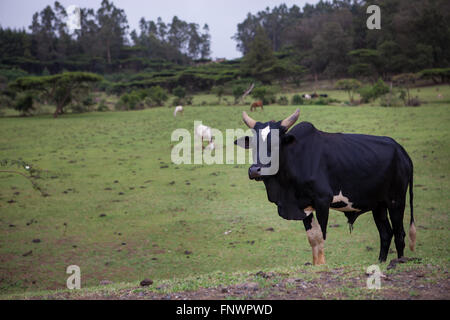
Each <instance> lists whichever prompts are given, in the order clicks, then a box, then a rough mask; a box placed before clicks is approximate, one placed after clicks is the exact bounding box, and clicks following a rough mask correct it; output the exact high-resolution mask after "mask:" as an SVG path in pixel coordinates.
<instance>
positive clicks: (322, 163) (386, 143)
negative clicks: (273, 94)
mask: <svg viewBox="0 0 450 320" xmlns="http://www.w3.org/2000/svg"><path fill="white" fill-rule="evenodd" d="M299 114H300V111H299V110H297V111H296V112H295V113H294V114H293V115H291V116H290V117H288V118H287V119H285V120H283V121H279V122H274V121H272V122H266V123H261V122H256V121H255V120H253V119H252V118H250V117H249V116H248V115H247V114H246V113H245V112H244V113H243V118H244V122H245V123H246V124H247V126H248V127H250V128H252V129H254V130H255V133H256V134H255V135H254V136H253V137H242V138H240V139H238V140H236V141H235V143H236V144H237V145H240V146H242V147H245V148H247V149H248V148H249V147H250V145H251V143H250V142H251V139H256V141H255V140H254V141H253V142H256V143H254V144H253V145H256V146H258V145H260V142H261V137H262V136H261V132H263V131H265V132H266V134H267V132H268V128H269V129H270V131H269V132H270V133H269V134H268V135H267V138H265V139H264V138H263V139H264V140H265V141H267V146H268V147H267V148H268V150H267V154H268V155H270V152H271V150H270V139H271V133H272V132H273V130H274V129H278V130H279V131H278V132H279V143H278V144H279V145H278V149H279V170H278V172H277V173H276V174H274V175H263V174H261V169H262V168H263V167H265V166H268V165H270V164H265V165H263V164H261V162H260V160H259V156H258V157H257V161H256V163H254V164H253V165H252V166H251V167H250V168H249V177H250V179H255V180H258V181H260V180H262V181H263V182H264V184H265V187H266V191H267V196H268V199H269V201H270V202H273V203H275V204H276V205H277V207H278V214H279V215H280V216H281V217H282V218H284V219H287V220H302V221H303V223H304V225H305V229H306V232H307V235H308V240H309V242H310V244H311V247H312V250H313V262H314V264H323V263H325V255H324V248H323V246H324V240H325V239H326V231H327V223H328V214H329V209H330V208H331V209H334V210H338V211H341V212H344V214H345V215H346V217H347V219H348V222H349V224H350V227H352V225H353V223H354V222H355V220H356V218H357V217H358V216H359V215H361V214H363V213H365V212H367V211H372V213H373V217H374V220H375V224H376V226H377V228H378V231H379V233H380V243H381V246H380V247H381V248H380V255H379V260H380V262H384V261H386V259H387V255H388V251H389V247H390V244H391V240H392V237H393V236H394V237H395V246H396V249H397V254H398V257H399V258H400V257H402V256H403V252H404V247H405V241H404V238H405V231H404V228H403V217H404V211H405V205H406V193H407V190H408V186H409V196H410V208H411V220H410V232H409V235H410V249H411V250H414V246H415V238H416V229H415V226H414V217H413V163H412V161H411V158H410V157H409V156H408V154H407V153H406V151H405V149H404V148H403V147H402V146H401V145H399V144H398V143H397V142H395V141H394V140H393V139H392V138H389V137H378V136H371V135H361V134H343V133H327V132H322V131H319V130H317V129H316V128H315V127H314V126H313V125H312V124H311V123H308V122H301V123H299V124H297V125H296V126H295V127H293V128H292V129H291V130H290V131H289V132H287V130H288V129H289V128H290V127H291V126H292V125H293V124H294V123H295V122H296V121H297V119H298V117H299ZM262 129H265V130H262ZM253 152H257V151H256V150H253ZM313 211H315V212H316V217H317V222H318V223H317V222H316V221H315V220H314V215H313ZM388 212H389V217H390V220H391V223H392V226H391V224H390V222H389V219H388Z"/></svg>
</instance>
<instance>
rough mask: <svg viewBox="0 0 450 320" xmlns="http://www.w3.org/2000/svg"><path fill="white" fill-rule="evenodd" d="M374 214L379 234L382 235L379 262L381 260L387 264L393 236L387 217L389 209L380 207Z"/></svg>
mask: <svg viewBox="0 0 450 320" xmlns="http://www.w3.org/2000/svg"><path fill="white" fill-rule="evenodd" d="M372 213H373V218H374V220H375V224H376V225H377V228H378V232H379V233H380V257H379V258H378V260H380V262H385V261H386V259H387V256H388V252H389V247H390V246H391V240H392V235H393V231H392V228H391V225H390V223H389V220H388V217H387V208H385V207H381V206H379V207H377V208H376V209H375V210H373V211H372Z"/></svg>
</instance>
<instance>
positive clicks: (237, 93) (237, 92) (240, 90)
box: [233, 85, 246, 104]
mask: <svg viewBox="0 0 450 320" xmlns="http://www.w3.org/2000/svg"><path fill="white" fill-rule="evenodd" d="M245 90H246V88H245V87H244V86H241V85H237V86H234V87H233V97H234V104H237V103H238V100H239V98H240V97H242V95H243V94H244V93H245Z"/></svg>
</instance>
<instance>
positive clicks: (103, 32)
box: [96, 0, 128, 64]
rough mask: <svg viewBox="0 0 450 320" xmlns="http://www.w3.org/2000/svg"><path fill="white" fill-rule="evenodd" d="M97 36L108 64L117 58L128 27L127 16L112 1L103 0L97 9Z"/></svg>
mask: <svg viewBox="0 0 450 320" xmlns="http://www.w3.org/2000/svg"><path fill="white" fill-rule="evenodd" d="M96 18H97V22H98V36H99V39H100V42H101V44H102V48H104V54H105V55H106V59H107V62H108V64H111V63H112V59H113V57H114V58H117V57H118V56H119V54H120V49H121V48H122V46H123V45H124V43H125V39H126V38H125V36H126V32H127V29H128V21H127V16H126V15H125V11H124V10H123V9H118V8H117V7H115V6H114V4H113V3H112V2H109V1H108V0H103V1H102V3H101V6H100V8H99V9H98V10H97V15H96Z"/></svg>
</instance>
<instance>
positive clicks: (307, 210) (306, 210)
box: [303, 206, 314, 216]
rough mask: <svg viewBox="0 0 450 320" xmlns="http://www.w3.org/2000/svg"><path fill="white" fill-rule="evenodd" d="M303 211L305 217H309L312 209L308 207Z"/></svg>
mask: <svg viewBox="0 0 450 320" xmlns="http://www.w3.org/2000/svg"><path fill="white" fill-rule="evenodd" d="M303 211H304V212H305V213H306V216H309V215H310V214H311V213H313V211H314V208H313V207H311V206H310V207H307V208H305V209H303Z"/></svg>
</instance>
